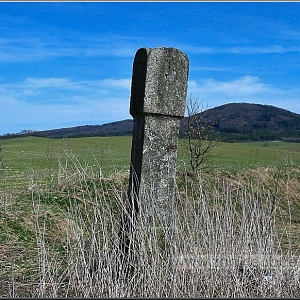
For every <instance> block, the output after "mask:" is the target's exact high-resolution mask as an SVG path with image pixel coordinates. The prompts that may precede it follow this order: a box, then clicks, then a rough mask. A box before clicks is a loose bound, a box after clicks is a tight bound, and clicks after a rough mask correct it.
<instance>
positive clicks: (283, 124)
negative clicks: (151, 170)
mask: <svg viewBox="0 0 300 300" xmlns="http://www.w3.org/2000/svg"><path fill="white" fill-rule="evenodd" d="M199 118H200V119H201V120H202V122H203V123H210V124H213V126H214V129H215V130H216V131H217V132H219V134H220V137H221V139H222V140H223V141H232V142H234V141H262V140H284V141H293V142H300V115H299V114H296V113H293V112H290V111H288V110H285V109H281V108H278V107H275V106H270V105H261V104H249V103H229V104H225V105H221V106H217V107H215V108H211V109H208V110H205V111H204V112H202V113H200V114H199ZM182 124H184V122H183V123H182ZM183 128H184V126H181V133H182V130H183ZM132 132H133V120H132V119H127V120H123V121H118V122H112V123H108V124H103V125H86V126H77V127H70V128H60V129H53V130H46V131H35V132H30V133H27V134H12V135H5V136H2V137H0V138H9V137H19V136H24V135H34V136H40V137H47V138H64V137H66V138H70V137H84V136H123V135H132Z"/></svg>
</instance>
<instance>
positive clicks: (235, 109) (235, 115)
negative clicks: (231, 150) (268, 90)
mask: <svg viewBox="0 0 300 300" xmlns="http://www.w3.org/2000/svg"><path fill="white" fill-rule="evenodd" d="M201 118H202V119H203V120H204V121H205V122H210V123H211V124H214V128H215V130H216V131H218V132H219V134H220V136H221V138H222V139H223V140H225V141H261V140H284V141H294V142H300V115H299V114H296V113H293V112H290V111H288V110H285V109H282V108H278V107H275V106H271V105H261V104H249V103H229V104H225V105H221V106H218V107H215V108H212V109H208V110H206V111H204V112H203V113H202V114H201Z"/></svg>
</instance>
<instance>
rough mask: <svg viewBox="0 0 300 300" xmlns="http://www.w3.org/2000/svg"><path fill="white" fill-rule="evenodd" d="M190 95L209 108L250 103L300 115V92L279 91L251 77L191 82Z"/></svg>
mask: <svg viewBox="0 0 300 300" xmlns="http://www.w3.org/2000/svg"><path fill="white" fill-rule="evenodd" d="M188 95H192V96H196V97H199V98H200V99H203V102H204V103H205V104H207V105H208V106H209V107H215V106H218V105H222V104H226V103H231V102H249V103H258V104H269V105H275V106H278V107H282V108H285V109H288V110H291V111H293V112H297V113H300V104H298V103H299V98H300V90H283V89H279V88H276V87H274V86H272V85H270V84H267V83H264V82H262V81H261V79H260V78H259V77H255V76H250V75H248V76H244V77H240V78H237V79H234V80H231V81H217V80H215V79H212V78H209V79H202V80H198V81H197V80H191V81H189V83H188Z"/></svg>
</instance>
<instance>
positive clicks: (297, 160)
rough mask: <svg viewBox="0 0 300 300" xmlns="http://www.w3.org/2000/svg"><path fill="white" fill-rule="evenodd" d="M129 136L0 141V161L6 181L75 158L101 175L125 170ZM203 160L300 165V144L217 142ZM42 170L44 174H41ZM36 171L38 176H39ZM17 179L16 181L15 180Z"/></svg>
mask: <svg viewBox="0 0 300 300" xmlns="http://www.w3.org/2000/svg"><path fill="white" fill-rule="evenodd" d="M131 141H132V138H131V137H129V136H126V137H86V138H69V139H46V138H38V137H25V138H14V139H8V140H1V141H0V147H1V148H2V153H1V160H2V163H3V166H4V170H5V176H6V179H7V181H8V182H10V183H12V182H14V183H15V184H17V185H18V184H22V183H24V181H28V176H30V174H35V176H36V177H39V176H42V174H43V176H45V174H46V173H47V172H50V170H57V169H58V165H59V164H61V166H63V167H65V166H69V165H72V163H74V162H75V161H78V162H79V163H80V164H81V165H82V166H85V167H86V168H87V169H88V168H90V169H93V170H98V171H99V169H101V172H102V175H104V176H109V175H112V174H114V173H119V172H120V173H122V172H123V173H124V172H128V169H129V165H130V152H131ZM211 154H212V156H211V157H210V158H209V160H207V161H206V163H207V165H211V166H214V167H222V168H229V169H232V168H233V169H235V168H245V167H246V168H248V167H255V166H275V165H279V164H280V163H283V162H285V163H287V162H288V163H289V164H292V165H300V143H286V142H249V143H220V144H219V145H218V146H217V147H216V148H215V149H214V150H213V151H212V152H211ZM177 161H178V167H179V168H181V167H183V166H184V164H188V161H189V158H188V153H187V151H186V148H185V143H184V142H183V141H182V140H181V141H180V142H179V150H178V160H177ZM45 171H46V173H45ZM39 174H40V175H39ZM17 182H18V183H17Z"/></svg>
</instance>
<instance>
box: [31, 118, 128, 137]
mask: <svg viewBox="0 0 300 300" xmlns="http://www.w3.org/2000/svg"><path fill="white" fill-rule="evenodd" d="M132 131H133V120H131V119H127V120H123V121H117V122H112V123H107V124H103V125H85V126H76V127H69V128H60V129H52V130H45V131H36V132H34V133H31V135H35V136H40V137H47V138H54V139H57V138H73V137H84V136H85V137H86V136H119V135H132Z"/></svg>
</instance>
